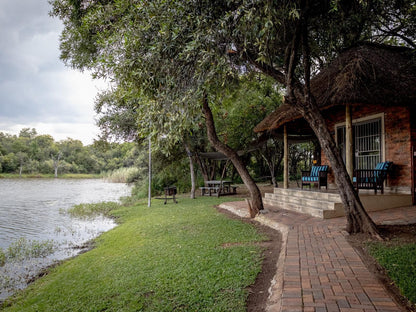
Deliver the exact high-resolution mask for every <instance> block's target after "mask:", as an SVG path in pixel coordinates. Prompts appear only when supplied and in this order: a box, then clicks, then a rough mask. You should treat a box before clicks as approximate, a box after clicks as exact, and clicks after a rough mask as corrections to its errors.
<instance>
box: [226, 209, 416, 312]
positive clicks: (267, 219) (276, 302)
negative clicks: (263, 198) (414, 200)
mask: <svg viewBox="0 0 416 312" xmlns="http://www.w3.org/2000/svg"><path fill="white" fill-rule="evenodd" d="M222 207H223V208H226V209H228V210H230V211H232V212H234V213H236V214H238V215H240V216H244V215H245V213H246V210H247V208H246V206H245V203H244V202H232V203H226V204H224V205H223V206H222ZM266 210H267V213H265V214H261V215H260V216H259V217H257V220H258V221H259V222H261V223H263V224H266V225H268V226H271V227H273V228H275V229H278V230H279V231H281V232H282V236H283V244H282V252H281V254H280V257H279V259H278V262H277V272H276V276H275V279H274V281H273V285H272V287H271V289H270V291H271V294H270V296H269V300H268V304H267V311H269V312H275V311H276V312H298V311H299V312H321V311H322V312H336V311H341V312H370V311H371V312H373V311H377V312H396V311H405V310H404V309H403V308H401V307H400V305H398V304H397V303H396V302H395V301H394V299H393V298H392V297H391V296H390V294H389V293H388V292H387V290H386V289H385V288H384V286H383V284H382V283H381V282H379V281H378V280H377V278H376V277H374V276H373V275H372V273H371V272H370V271H369V270H368V269H367V268H366V266H365V265H364V263H363V261H362V260H361V258H360V256H359V255H358V254H357V252H356V251H355V250H354V249H353V248H352V247H351V246H350V244H349V243H348V242H347V240H346V235H347V233H345V231H344V228H345V218H336V219H327V220H321V219H318V218H314V217H310V216H307V215H303V214H299V213H296V212H290V211H285V210H277V209H276V208H273V207H271V206H268V207H266ZM371 217H372V218H373V220H374V221H375V222H376V223H385V224H400V223H415V222H416V207H404V208H396V209H391V210H385V211H381V212H374V213H371Z"/></svg>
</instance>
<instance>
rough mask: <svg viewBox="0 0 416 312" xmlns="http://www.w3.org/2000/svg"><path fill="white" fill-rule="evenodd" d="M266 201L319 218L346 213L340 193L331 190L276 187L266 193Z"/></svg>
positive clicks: (266, 202)
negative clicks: (330, 191) (271, 191)
mask: <svg viewBox="0 0 416 312" xmlns="http://www.w3.org/2000/svg"><path fill="white" fill-rule="evenodd" d="M264 203H265V204H269V205H272V206H276V207H279V208H281V209H286V210H292V211H297V212H300V213H306V214H309V215H312V216H314V217H318V218H334V217H339V216H342V215H343V213H344V212H343V206H342V203H341V199H340V197H339V195H338V194H336V193H329V192H319V191H309V190H303V191H302V190H297V189H278V188H275V189H274V192H273V193H266V194H265V198H264Z"/></svg>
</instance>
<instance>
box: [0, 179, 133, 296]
mask: <svg viewBox="0 0 416 312" xmlns="http://www.w3.org/2000/svg"><path fill="white" fill-rule="evenodd" d="M128 195H130V188H129V187H128V186H127V185H125V184H121V183H106V182H104V181H102V180H96V179H92V180H91V179H83V180H78V179H73V180H72V179H70V180H67V179H23V180H21V179H0V248H2V249H3V250H6V249H7V248H8V247H9V246H10V245H11V244H13V243H15V242H16V241H18V240H19V239H22V238H25V239H27V240H36V241H39V242H45V241H53V243H54V245H55V246H57V250H56V252H55V253H54V254H52V255H49V256H48V257H43V258H37V259H29V260H25V261H19V262H7V263H6V265H5V266H3V267H0V300H1V299H2V298H3V299H4V298H5V297H7V296H8V295H10V294H11V293H12V292H13V290H14V289H20V288H23V287H25V285H26V282H27V280H28V279H31V278H33V277H34V276H36V274H38V273H39V271H40V270H42V269H43V268H45V267H46V266H48V265H51V264H52V263H53V262H55V261H57V260H62V259H64V258H67V257H70V256H73V255H75V254H76V253H78V252H79V251H80V250H81V249H80V248H78V246H82V245H83V244H85V243H86V242H87V241H89V240H91V239H92V238H94V237H96V236H98V235H99V234H101V233H102V232H104V231H108V230H110V229H111V228H113V227H114V226H115V223H114V221H113V220H111V219H108V218H104V217H97V218H95V219H94V220H83V219H78V218H72V217H71V216H70V215H68V214H67V213H66V210H67V209H68V208H70V207H72V206H73V205H76V204H80V203H97V202H103V201H118V200H119V198H120V197H121V196H128Z"/></svg>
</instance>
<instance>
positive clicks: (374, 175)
mask: <svg viewBox="0 0 416 312" xmlns="http://www.w3.org/2000/svg"><path fill="white" fill-rule="evenodd" d="M392 165H393V162H391V161H385V162H379V163H378V164H377V165H376V167H375V168H374V169H359V170H354V176H353V178H352V183H353V185H354V188H355V189H356V190H357V192H358V190H359V189H369V190H374V193H375V194H377V190H380V191H381V194H383V193H384V181H385V180H386V179H387V174H388V172H389V171H390V169H391V167H392Z"/></svg>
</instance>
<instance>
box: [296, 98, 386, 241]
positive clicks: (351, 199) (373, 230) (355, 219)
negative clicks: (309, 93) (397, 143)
mask: <svg viewBox="0 0 416 312" xmlns="http://www.w3.org/2000/svg"><path fill="white" fill-rule="evenodd" d="M292 105H294V106H296V107H297V109H298V110H299V111H300V112H301V113H302V115H303V117H304V118H305V120H306V121H307V122H308V123H309V125H310V126H311V128H312V130H313V131H314V132H315V134H316V136H317V137H318V139H319V143H320V144H321V147H322V149H323V151H324V153H325V155H326V157H327V158H328V160H329V162H330V164H331V167H332V170H333V172H334V175H335V182H336V184H337V186H338V189H339V194H340V196H341V200H342V203H343V204H344V209H345V215H346V217H347V229H346V230H347V232H348V233H350V234H352V233H366V234H369V235H371V236H374V237H379V233H378V230H377V227H376V225H375V224H374V222H373V220H372V219H371V218H370V217H369V215H368V214H367V212H366V211H365V209H364V207H363V205H362V203H361V200H360V198H359V197H358V194H357V192H356V191H355V190H354V188H353V185H352V182H351V179H350V177H349V175H348V173H347V170H346V168H345V165H344V162H343V160H342V157H341V155H340V153H339V151H338V148H337V146H336V143H335V140H334V138H333V137H332V135H331V134H330V133H329V130H328V127H327V125H326V123H325V120H324V118H323V116H322V114H321V112H320V111H319V109H318V107H317V105H316V104H314V103H311V102H309V103H305V102H304V103H299V101H295V102H294V103H292Z"/></svg>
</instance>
